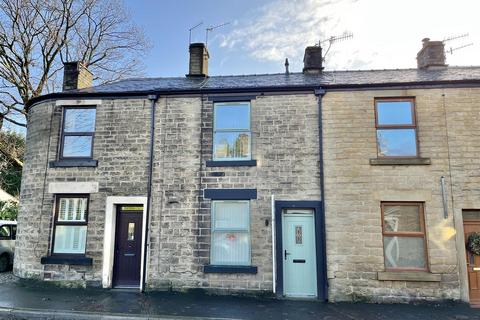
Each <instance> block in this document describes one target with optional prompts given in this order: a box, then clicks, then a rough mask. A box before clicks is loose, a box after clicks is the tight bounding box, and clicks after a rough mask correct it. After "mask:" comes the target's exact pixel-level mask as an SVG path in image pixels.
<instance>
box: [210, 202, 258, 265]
mask: <svg viewBox="0 0 480 320" xmlns="http://www.w3.org/2000/svg"><path fill="white" fill-rule="evenodd" d="M210 263H211V264H213V265H238V266H249V265H250V202H249V201H233V200H232V201H212V245H211V261H210Z"/></svg>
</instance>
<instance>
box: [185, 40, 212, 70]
mask: <svg viewBox="0 0 480 320" xmlns="http://www.w3.org/2000/svg"><path fill="white" fill-rule="evenodd" d="M189 51H190V63H189V68H188V74H187V77H207V76H208V58H210V55H209V54H208V50H207V47H206V46H205V44H204V43H191V44H190V48H189Z"/></svg>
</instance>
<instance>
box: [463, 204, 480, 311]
mask: <svg viewBox="0 0 480 320" xmlns="http://www.w3.org/2000/svg"><path fill="white" fill-rule="evenodd" d="M468 211H479V210H478V209H462V230H461V235H462V241H461V245H462V248H463V260H462V262H463V265H464V266H465V268H464V270H465V280H464V281H465V289H466V298H467V299H466V302H468V303H470V304H471V303H472V301H471V297H470V278H469V272H468V265H467V259H468V252H467V249H466V241H467V239H466V238H465V225H467V224H478V225H480V219H468V218H467V219H465V218H464V216H463V215H464V213H465V212H468Z"/></svg>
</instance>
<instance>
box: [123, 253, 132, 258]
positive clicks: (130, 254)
mask: <svg viewBox="0 0 480 320" xmlns="http://www.w3.org/2000/svg"><path fill="white" fill-rule="evenodd" d="M124 256H125V257H135V253H125V254H124Z"/></svg>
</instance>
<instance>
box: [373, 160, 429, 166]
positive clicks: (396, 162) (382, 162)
mask: <svg viewBox="0 0 480 320" xmlns="http://www.w3.org/2000/svg"><path fill="white" fill-rule="evenodd" d="M429 164H431V161H430V158H373V159H370V165H372V166H399V165H400V166H402V165H406V166H410V165H411V166H414V165H429Z"/></svg>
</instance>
